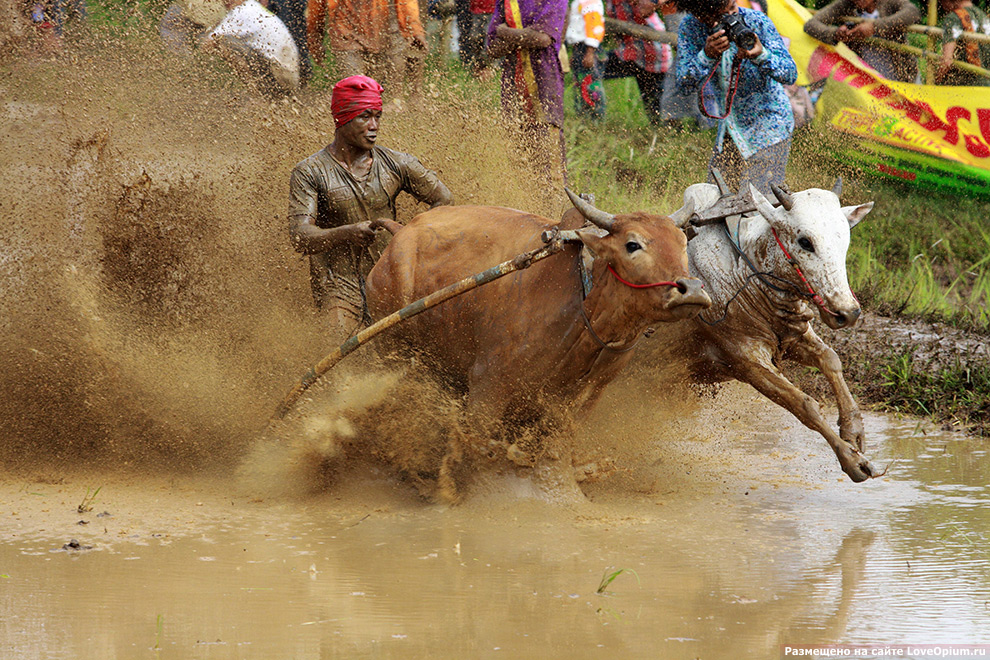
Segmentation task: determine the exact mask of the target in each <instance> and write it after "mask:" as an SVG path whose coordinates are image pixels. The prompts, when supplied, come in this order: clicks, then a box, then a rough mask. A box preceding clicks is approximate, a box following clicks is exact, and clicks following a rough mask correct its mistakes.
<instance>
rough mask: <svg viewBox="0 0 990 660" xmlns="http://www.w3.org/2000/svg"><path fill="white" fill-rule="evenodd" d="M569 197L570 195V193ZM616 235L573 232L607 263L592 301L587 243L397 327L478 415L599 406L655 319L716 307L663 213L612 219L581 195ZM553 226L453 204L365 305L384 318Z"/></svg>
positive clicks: (417, 223) (397, 254)
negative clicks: (583, 266)
mask: <svg viewBox="0 0 990 660" xmlns="http://www.w3.org/2000/svg"><path fill="white" fill-rule="evenodd" d="M569 194H570V193H569ZM571 199H572V200H573V201H574V203H575V205H577V206H578V207H579V208H580V209H581V211H582V213H583V214H584V215H585V217H587V218H588V219H589V220H591V221H592V222H594V223H595V224H596V225H598V226H599V227H601V228H603V229H605V230H606V231H607V232H608V233H606V234H605V235H604V236H599V235H598V233H596V232H595V231H594V230H593V229H592V230H580V231H577V232H575V233H576V235H577V237H578V238H579V239H580V241H581V242H582V243H584V245H586V246H588V247H589V248H590V249H591V250H592V251H594V252H595V254H596V255H597V256H598V257H599V258H597V259H596V260H595V265H594V273H593V281H594V283H595V284H594V286H593V288H592V289H591V291H590V293H589V294H588V296H587V298H585V297H584V296H583V290H582V285H581V275H580V272H579V267H578V252H579V249H580V245H578V244H573V245H568V246H566V247H565V249H564V250H563V251H562V252H561V253H558V254H556V255H554V256H552V257H550V258H548V259H546V260H544V261H541V262H539V263H536V264H534V265H533V266H532V267H531V268H529V269H528V270H524V271H520V272H517V273H513V274H512V275H509V276H507V277H505V278H503V279H500V280H497V281H495V282H493V283H491V284H489V285H487V286H484V287H480V288H478V289H475V290H473V291H471V292H469V293H466V294H464V295H462V296H460V297H458V298H455V299H453V300H451V301H449V302H447V303H445V304H444V305H441V306H439V307H437V308H434V309H431V310H429V311H427V312H425V313H423V314H422V315H420V316H418V317H416V318H415V319H411V320H410V321H409V322H407V323H405V324H403V325H402V326H401V327H399V328H398V337H399V340H400V341H401V342H403V343H404V344H406V345H408V346H409V347H411V348H413V349H415V350H416V351H417V352H418V353H419V354H420V355H422V356H423V358H424V359H425V360H426V361H427V364H429V365H430V366H431V368H432V369H433V370H434V371H436V372H437V373H439V374H440V375H442V376H443V377H444V378H445V379H446V380H447V382H448V383H450V384H452V385H453V386H455V387H456V388H458V389H460V390H466V391H467V392H468V406H469V409H472V410H475V411H477V410H479V408H480V409H481V410H482V411H483V412H484V413H485V414H486V415H488V416H490V417H492V418H497V419H502V418H505V417H511V418H513V419H520V420H522V419H532V418H533V417H534V416H539V413H540V409H539V406H540V405H541V404H539V403H537V402H538V401H539V402H542V401H543V400H545V398H546V397H551V398H553V399H554V401H555V402H557V403H559V404H561V405H564V406H571V405H576V404H583V405H584V406H586V407H587V406H590V405H592V404H593V403H594V401H595V400H596V399H597V398H598V396H599V394H600V393H601V390H602V389H603V388H604V387H605V385H607V384H608V383H609V382H610V381H611V380H612V378H614V377H615V375H616V374H617V373H618V371H619V370H620V369H621V368H622V367H623V365H625V364H626V363H627V362H628V361H629V359H630V356H631V353H630V349H631V348H633V347H634V346H635V345H636V342H637V341H638V340H639V338H640V336H642V334H643V332H644V330H646V328H647V327H648V326H649V325H651V324H654V323H658V322H666V321H678V320H682V319H688V318H692V317H694V316H696V315H697V314H698V313H699V312H700V311H701V310H703V309H705V308H707V307H708V306H709V304H710V300H709V298H708V295H707V294H706V293H705V292H704V291H703V289H702V284H701V282H700V281H699V280H697V279H695V278H693V277H690V276H689V274H688V265H687V256H686V252H685V244H686V241H685V237H684V234H683V233H682V232H681V231H680V230H679V229H678V228H677V227H675V226H674V224H673V222H672V221H671V220H670V219H669V218H666V217H659V216H652V215H647V214H645V213H634V214H629V215H620V216H611V215H609V214H606V213H604V212H602V211H599V210H598V209H595V208H594V207H593V206H591V205H590V204H588V203H586V202H584V201H583V200H580V199H578V198H576V197H574V196H573V195H571ZM553 227H558V228H559V225H558V223H557V222H556V221H553V220H548V219H546V218H542V217H539V216H535V215H531V214H528V213H523V212H521V211H516V210H513V209H507V208H498V207H472V206H446V207H439V208H436V209H433V210H430V211H427V212H426V213H423V214H421V215H419V216H417V217H416V218H414V219H413V220H412V222H410V223H409V224H408V225H407V226H405V227H404V228H402V229H401V230H399V231H398V233H396V234H395V237H394V238H393V239H392V242H391V244H390V245H389V247H388V249H387V250H386V251H385V253H384V254H383V255H382V257H381V259H380V260H379V261H378V263H377V264H376V265H375V267H374V269H372V271H371V273H370V274H369V276H368V281H367V293H368V306H369V308H370V310H371V314H372V316H373V317H375V318H381V317H383V316H385V315H387V314H389V313H391V312H394V311H395V310H397V309H399V308H401V307H403V306H404V305H407V304H409V303H410V302H412V301H414V300H416V299H418V298H421V297H423V296H425V295H427V294H429V293H431V292H433V291H436V290H438V289H440V288H442V287H444V286H447V285H449V284H451V283H452V282H455V281H457V280H459V279H461V278H464V277H467V276H469V275H471V274H473V273H477V272H480V271H482V270H484V269H486V268H489V267H490V266H492V265H493V264H495V263H498V262H500V261H505V260H508V259H512V258H513V257H515V256H516V255H518V254H520V253H523V252H526V251H528V250H532V249H534V248H536V247H539V246H540V245H541V239H540V235H541V233H542V232H543V231H544V230H547V229H550V228H553Z"/></svg>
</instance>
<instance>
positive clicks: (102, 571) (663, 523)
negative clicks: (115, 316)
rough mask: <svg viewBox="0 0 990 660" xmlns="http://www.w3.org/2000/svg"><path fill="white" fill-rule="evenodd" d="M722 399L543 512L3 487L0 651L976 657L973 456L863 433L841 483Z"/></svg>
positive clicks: (762, 413) (163, 482) (977, 485)
mask: <svg viewBox="0 0 990 660" xmlns="http://www.w3.org/2000/svg"><path fill="white" fill-rule="evenodd" d="M714 403H715V404H717V406H718V407H721V408H723V409H725V407H728V409H735V411H736V414H735V415H734V417H735V419H734V421H733V422H731V423H728V424H726V425H725V426H723V427H721V428H720V429H719V431H718V432H717V433H715V434H713V435H711V436H709V435H707V434H704V433H703V434H698V435H696V436H694V437H685V438H684V439H683V440H681V441H678V442H674V443H670V444H668V446H666V447H664V448H663V450H662V453H661V455H660V456H661V458H660V460H658V461H656V462H655V463H654V464H652V465H651V466H650V467H649V471H650V472H652V473H653V474H654V476H655V481H654V482H653V483H651V484H649V485H643V484H641V485H640V486H641V487H640V488H638V489H636V490H634V489H631V488H629V484H628V483H626V484H625V485H623V482H622V480H621V479H619V480H618V481H613V482H608V481H606V482H602V483H601V484H598V485H597V486H595V487H593V488H592V489H591V490H590V491H589V498H588V500H587V501H583V502H553V501H547V500H546V499H539V498H534V497H532V496H531V494H532V493H531V491H530V490H529V489H528V487H527V485H526V484H525V479H521V478H519V477H518V476H515V475H513V474H502V475H500V476H498V475H491V476H490V477H489V478H487V479H486V480H482V481H481V482H479V483H478V484H477V485H476V486H475V488H474V490H473V492H472V494H471V496H470V497H469V498H467V500H466V501H465V502H464V503H463V504H461V505H459V506H456V507H448V506H444V505H431V504H428V503H425V502H424V501H423V500H422V499H420V498H419V497H418V496H417V494H416V493H415V491H413V490H412V489H411V488H409V487H408V486H403V485H401V484H399V483H397V482H396V481H395V480H394V479H391V478H388V477H385V476H383V475H382V474H380V473H376V470H375V469H374V468H372V467H365V468H363V469H357V468H356V469H354V470H353V471H352V472H351V473H350V474H348V475H347V476H346V477H345V478H343V479H341V480H340V481H339V482H338V484H337V485H336V486H335V487H334V488H333V489H331V490H330V491H328V492H324V493H321V494H317V495H312V496H308V497H295V498H278V497H275V498H271V497H265V496H264V495H263V494H262V493H257V492H255V493H252V492H250V491H251V488H250V484H245V483H244V482H242V481H238V480H236V479H233V478H231V477H229V476H224V475H211V476H210V477H209V478H207V477H205V476H195V475H184V476H158V477H155V476H126V475H122V474H120V473H119V472H116V471H111V472H105V471H99V470H95V471H92V472H89V473H86V474H69V475H63V476H59V477H58V478H55V479H52V478H51V477H50V476H49V477H48V478H41V479H40V480H38V479H31V478H19V479H13V478H5V479H4V480H3V481H2V483H0V509H2V511H3V516H4V519H5V520H4V522H3V528H2V529H3V531H2V537H0V567H2V570H0V572H2V577H0V654H2V655H3V657H11V658H14V657H16V658H64V657H76V658H140V657H149V658H159V657H160V658H273V657H293V658H337V657H394V658H410V657H502V656H504V657H514V658H521V657H559V658H563V657H567V658H614V657H623V658H647V657H664V658H728V657H733V658H769V657H778V655H779V647H780V645H787V644H792V645H793V644H823V643H838V642H843V643H863V644H934V643H956V644H962V643H965V644H975V643H983V644H990V556H988V555H987V551H986V548H987V542H988V539H987V529H988V524H987V523H988V522H990V514H988V511H990V506H988V505H990V489H988V487H987V483H988V481H990V467H988V464H990V462H988V461H987V452H986V451H985V450H974V448H973V446H972V441H970V440H967V439H966V438H964V437H961V436H957V435H947V434H942V433H937V432H936V433H932V432H930V431H926V430H925V429H924V427H923V426H921V425H919V424H918V422H917V421H915V420H911V419H903V420H898V419H894V418H891V417H884V416H878V415H869V416H868V417H867V425H866V426H867V432H868V436H869V437H870V439H871V440H872V442H873V446H874V450H873V452H871V454H872V455H873V456H874V457H875V458H876V461H878V462H879V463H880V464H887V463H888V462H891V461H893V465H892V467H891V469H890V472H889V473H888V474H887V476H885V477H883V478H882V479H878V480H874V481H871V482H869V483H866V484H859V485H856V484H852V483H850V482H849V481H848V480H846V479H845V478H844V477H843V475H842V474H841V473H840V472H839V470H838V468H837V467H836V466H835V465H834V459H833V458H832V457H831V455H830V453H828V452H826V451H823V449H824V447H823V445H824V443H823V442H821V440H820V438H817V437H815V436H813V435H812V434H810V433H809V432H808V431H807V430H805V429H804V428H803V427H800V426H799V425H798V424H797V423H795V422H793V421H792V420H790V419H788V418H787V416H786V415H785V414H784V413H782V412H778V411H776V410H773V409H768V406H766V404H765V403H763V402H762V401H760V400H759V399H757V398H756V397H755V396H753V395H752V394H751V393H749V392H747V391H746V390H745V389H744V388H742V387H734V388H728V389H727V390H726V391H725V392H723V393H722V394H720V395H719V397H718V399H717V400H716V402H714ZM712 414H713V412H712V410H703V411H700V412H699V413H698V417H697V418H696V420H695V421H696V422H698V423H699V428H702V427H708V424H709V423H710V419H707V418H710V417H711V416H712ZM53 481H56V482H57V483H52V482H53ZM96 488H99V489H100V490H99V493H97V494H96V495H95V497H90V498H88V499H87V495H92V493H93V491H94V490H95V489H96ZM84 500H86V501H85V502H84ZM81 503H85V504H86V505H87V506H91V507H92V509H91V510H88V511H84V512H82V513H80V512H79V509H78V507H79V505H80V504H81ZM84 508H85V507H84ZM83 522H85V524H83ZM73 539H74V540H75V541H77V542H78V544H79V546H80V549H73V548H71V547H69V548H66V547H65V544H67V543H69V542H70V540H73ZM619 569H623V572H622V573H621V574H620V575H618V577H616V578H615V579H614V580H613V581H612V582H611V583H610V584H609V585H608V586H607V587H606V588H605V590H604V593H598V588H599V585H600V583H601V581H602V579H603V578H604V577H605V576H607V575H609V574H611V573H612V572H614V571H616V570H619Z"/></svg>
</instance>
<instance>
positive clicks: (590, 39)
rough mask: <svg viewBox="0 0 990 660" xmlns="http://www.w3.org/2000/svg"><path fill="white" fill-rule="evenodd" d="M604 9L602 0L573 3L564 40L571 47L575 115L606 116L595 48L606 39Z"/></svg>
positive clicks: (573, 0)
mask: <svg viewBox="0 0 990 660" xmlns="http://www.w3.org/2000/svg"><path fill="white" fill-rule="evenodd" d="M604 16H605V6H604V5H603V4H602V0H572V2H571V13H570V16H569V17H568V19H567V33H566V34H565V35H564V41H566V42H567V44H568V45H569V46H570V47H571V53H570V62H571V73H572V74H573V75H574V89H575V92H576V93H575V94H574V106H575V109H576V110H577V114H578V116H586V117H590V118H592V119H598V120H600V119H603V118H604V117H605V89H604V88H603V87H602V65H601V63H600V62H599V61H598V46H600V45H601V43H602V39H604V38H605V18H604Z"/></svg>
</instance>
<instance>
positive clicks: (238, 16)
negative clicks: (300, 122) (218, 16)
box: [203, 0, 299, 99]
mask: <svg viewBox="0 0 990 660" xmlns="http://www.w3.org/2000/svg"><path fill="white" fill-rule="evenodd" d="M224 4H225V5H226V7H227V9H228V10H229V11H228V12H227V15H226V16H225V17H224V19H223V20H222V21H220V24H219V25H217V26H216V28H214V29H213V31H212V32H210V34H209V35H208V36H207V37H206V39H205V40H204V42H203V48H204V50H206V49H216V50H218V51H219V52H220V54H221V55H223V57H224V58H225V59H226V60H227V61H228V62H230V64H231V66H232V67H233V68H234V70H235V71H236V72H237V74H238V75H239V76H240V77H241V79H242V80H243V81H244V82H245V83H246V84H248V85H251V86H257V87H258V88H259V90H260V91H261V92H262V93H263V94H264V95H265V96H268V97H269V98H272V99H275V98H281V97H283V96H286V95H287V94H290V93H291V92H293V91H294V90H295V89H296V88H297V87H299V52H298V51H297V50H296V45H295V43H294V42H293V41H292V35H290V34H289V30H288V28H286V27H285V24H284V23H282V21H280V20H279V19H278V17H277V16H275V14H273V13H271V12H270V11H268V10H267V9H266V8H265V7H264V6H262V5H261V3H259V2H258V0H225V2H224Z"/></svg>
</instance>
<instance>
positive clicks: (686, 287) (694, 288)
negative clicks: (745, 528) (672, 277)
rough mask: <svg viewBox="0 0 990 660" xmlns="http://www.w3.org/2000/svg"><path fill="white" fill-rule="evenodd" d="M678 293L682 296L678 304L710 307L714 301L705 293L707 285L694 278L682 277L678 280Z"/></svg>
mask: <svg viewBox="0 0 990 660" xmlns="http://www.w3.org/2000/svg"><path fill="white" fill-rule="evenodd" d="M677 292H678V293H679V294H681V295H680V297H679V300H677V303H678V304H682V305H684V304H687V305H702V306H704V307H708V306H709V305H711V304H712V299H711V298H709V297H708V293H707V292H706V291H705V283H704V282H702V281H701V280H699V279H697V278H694V277H682V278H681V279H679V280H677Z"/></svg>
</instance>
